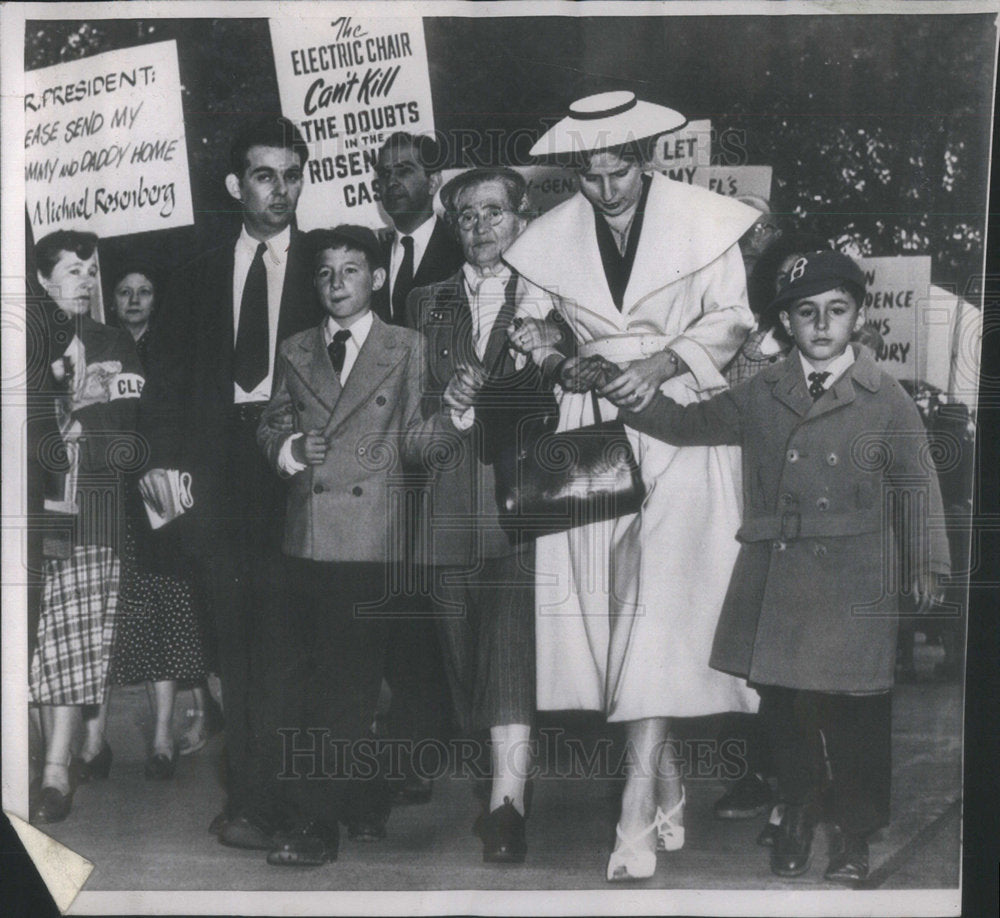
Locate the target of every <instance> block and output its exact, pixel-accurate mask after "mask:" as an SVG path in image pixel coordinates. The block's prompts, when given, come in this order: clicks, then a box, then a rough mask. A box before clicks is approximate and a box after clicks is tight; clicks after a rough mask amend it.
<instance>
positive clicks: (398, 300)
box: [392, 236, 413, 322]
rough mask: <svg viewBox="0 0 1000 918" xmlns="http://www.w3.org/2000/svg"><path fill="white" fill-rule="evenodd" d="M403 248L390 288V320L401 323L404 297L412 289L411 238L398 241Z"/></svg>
mask: <svg viewBox="0 0 1000 918" xmlns="http://www.w3.org/2000/svg"><path fill="white" fill-rule="evenodd" d="M400 242H401V243H402V246H403V260H402V261H401V262H400V263H399V271H397V272H396V283H395V284H393V287H392V318H393V321H395V322H401V321H402V320H403V317H404V316H405V315H406V297H407V296H408V295H409V293H410V289H411V288H412V287H413V237H412V236H404V237H403V238H402V239H400Z"/></svg>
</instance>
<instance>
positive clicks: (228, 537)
mask: <svg viewBox="0 0 1000 918" xmlns="http://www.w3.org/2000/svg"><path fill="white" fill-rule="evenodd" d="M256 429H257V419H256V417H255V416H254V414H253V412H247V413H245V414H244V415H243V416H242V417H241V418H239V417H235V416H234V418H233V420H232V421H231V423H230V426H229V430H228V431H227V440H226V446H227V455H226V457H225V460H226V461H225V475H224V476H223V477H222V478H220V479H219V480H216V481H206V480H203V479H202V478H199V476H198V474H197V473H195V475H194V476H193V479H194V480H193V482H192V492H193V494H194V498H195V507H194V508H193V510H192V512H191V518H190V519H185V517H183V516H182V517H181V518H180V520H178V522H177V524H171V527H168V528H173V527H174V526H177V531H176V533H175V534H174V537H175V541H176V542H177V543H180V545H181V546H182V549H183V551H184V552H185V553H186V554H188V555H189V556H190V557H191V559H192V560H193V561H194V562H195V564H196V568H197V570H198V572H199V574H200V575H201V576H200V577H199V580H200V586H201V588H202V592H203V596H204V599H205V603H206V605H207V607H208V613H209V617H210V621H209V625H210V627H211V630H212V632H213V634H212V635H211V637H212V638H213V639H214V645H215V649H216V655H217V668H218V675H219V679H220V681H221V683H222V701H223V706H224V708H225V715H226V727H225V760H226V766H225V778H226V792H227V801H226V813H227V815H228V816H229V817H231V818H232V817H235V816H241V815H246V816H251V817H255V818H263V819H266V820H269V821H275V822H280V821H281V819H282V813H283V804H282V798H281V791H280V785H279V784H278V782H277V780H276V777H275V770H274V769H273V768H271V767H270V766H269V765H268V764H267V759H268V758H269V756H270V755H271V753H269V752H268V751H267V750H266V749H265V746H266V744H268V743H271V742H273V741H274V739H273V738H274V737H275V736H276V735H277V733H276V730H277V727H278V726H279V724H280V717H281V709H280V705H279V702H280V698H279V697H278V696H277V694H276V693H275V692H274V690H273V688H272V687H271V685H270V684H269V673H270V668H269V667H270V661H271V660H272V659H273V658H275V657H282V656H284V655H285V653H286V649H287V648H288V647H289V646H290V637H289V635H288V632H287V628H286V624H287V622H286V619H285V616H284V614H283V609H282V604H281V595H282V586H281V583H282V573H283V569H282V564H281V555H280V551H279V546H280V541H281V537H282V528H283V520H284V502H285V496H284V486H283V483H282V482H281V480H280V479H279V478H278V476H277V474H276V473H275V472H274V470H273V469H271V468H270V467H269V466H268V465H267V463H266V461H265V460H264V457H263V454H262V453H261V451H260V449H259V447H258V446H257V442H256ZM178 524H179V525H178Z"/></svg>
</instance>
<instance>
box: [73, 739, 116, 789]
mask: <svg viewBox="0 0 1000 918" xmlns="http://www.w3.org/2000/svg"><path fill="white" fill-rule="evenodd" d="M111 759H112V755H111V747H110V746H109V745H108V741H107V740H105V741H104V745H103V746H101V751H100V752H98V753H97V755H95V756H94V757H93V758H92V759H91V760H90V761H89V762H88V761H87V760H86V759H81V758H79V757H78V756H73V759H72V761H71V762H70V765H69V770H70V776H71V779H72V780H73V781H75V782H76V783H77V784H86V783H87V782H88V781H90V780H91V779H93V780H97V781H103V780H104V779H105V778H107V776H108V775H109V774H111Z"/></svg>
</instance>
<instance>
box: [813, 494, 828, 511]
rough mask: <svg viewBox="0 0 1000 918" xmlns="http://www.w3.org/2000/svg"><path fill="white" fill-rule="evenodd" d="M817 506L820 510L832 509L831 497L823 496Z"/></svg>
mask: <svg viewBox="0 0 1000 918" xmlns="http://www.w3.org/2000/svg"><path fill="white" fill-rule="evenodd" d="M816 508H817V509H818V510H829V509H830V498H829V497H821V498H820V499H819V500H818V501H816Z"/></svg>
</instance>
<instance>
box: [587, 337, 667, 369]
mask: <svg viewBox="0 0 1000 918" xmlns="http://www.w3.org/2000/svg"><path fill="white" fill-rule="evenodd" d="M673 340H674V338H673V337H671V336H670V335H608V336H607V337H606V338H595V339H594V340H593V341H587V342H586V343H585V344H581V345H580V350H579V354H580V356H581V357H593V356H595V355H600V356H601V357H603V358H604V359H605V360H610V361H611V362H612V363H627V362H628V361H630V360H641V359H642V358H644V357H651V356H652V355H653V354H657V353H659V352H660V351H663V350H665V349H666V348H667V347H668V346H669V344H670V342H671V341H673Z"/></svg>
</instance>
